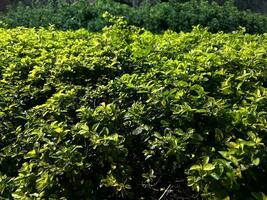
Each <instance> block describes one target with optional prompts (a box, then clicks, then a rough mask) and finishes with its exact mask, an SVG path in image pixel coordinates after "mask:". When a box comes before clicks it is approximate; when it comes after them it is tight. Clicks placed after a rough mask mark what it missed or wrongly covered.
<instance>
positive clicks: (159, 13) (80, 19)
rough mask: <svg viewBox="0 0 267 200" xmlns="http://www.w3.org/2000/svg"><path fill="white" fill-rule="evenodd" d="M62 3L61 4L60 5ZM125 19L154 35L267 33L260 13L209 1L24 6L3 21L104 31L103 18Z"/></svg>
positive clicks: (11, 24) (103, 1)
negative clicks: (166, 32)
mask: <svg viewBox="0 0 267 200" xmlns="http://www.w3.org/2000/svg"><path fill="white" fill-rule="evenodd" d="M60 2H61V3H60ZM106 11H108V12H110V13H111V14H113V15H117V16H124V17H125V18H127V20H128V21H129V23H130V24H133V25H137V26H140V27H145V28H146V29H148V30H150V31H153V32H161V31H164V30H167V29H171V30H174V31H176V32H179V31H191V30H192V26H196V25H201V26H202V27H209V30H210V31H211V32H218V31H224V32H231V31H233V30H237V29H238V28H239V26H242V27H245V28H246V29H247V32H248V33H264V32H266V31H267V16H266V15H263V14H258V13H252V12H247V11H240V10H238V9H237V8H236V7H235V6H234V5H233V3H231V2H226V3H225V4H223V5H219V4H217V3H215V2H213V3H209V2H208V1H205V0H200V1H197V0H191V1H187V2H184V3H182V2H180V3H179V2H163V3H156V4H153V5H150V4H149V3H148V4H145V3H144V4H143V5H141V6H140V7H137V8H133V7H130V6H128V5H126V4H121V3H118V2H114V1H112V0H96V2H94V3H90V1H89V2H88V0H78V1H75V2H74V3H70V4H69V3H64V1H59V2H58V3H53V2H52V3H48V4H43V3H36V4H33V5H32V6H31V7H30V6H25V5H23V4H20V5H18V7H16V8H11V9H10V10H9V11H7V13H5V15H4V17H2V20H3V21H4V22H5V23H6V24H7V25H8V26H9V27H16V26H25V27H40V26H42V27H48V26H49V24H54V25H55V26H56V27H57V28H60V29H64V30H66V29H79V28H86V29H89V30H91V31H98V30H101V29H102V28H103V27H104V26H105V25H108V22H107V21H105V20H103V19H102V18H101V16H102V14H103V13H104V12H106Z"/></svg>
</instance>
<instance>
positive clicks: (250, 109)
mask: <svg viewBox="0 0 267 200" xmlns="http://www.w3.org/2000/svg"><path fill="white" fill-rule="evenodd" d="M111 19H112V18H111ZM113 20H114V19H113ZM117 21H118V22H117V23H115V24H114V25H113V26H111V27H108V28H105V29H104V30H103V31H102V32H99V33H90V32H87V31H86V30H84V29H81V30H77V31H66V32H63V31H56V30H55V29H54V28H53V27H50V28H49V29H48V30H46V29H43V28H41V29H35V28H22V27H19V28H15V29H7V28H0V35H1V37H0V46H1V50H0V54H1V56H0V117H1V121H0V130H1V132H0V155H1V157H0V180H1V181H0V196H1V197H3V198H7V199H20V200H21V199H25V200H26V199H90V200H91V199H92V200H94V199H159V198H160V197H161V196H162V195H163V194H165V195H168V198H170V199H171V198H173V199H177V198H178V197H180V198H181V197H184V198H191V199H193V198H196V194H199V195H202V198H208V199H212V198H217V199H223V198H225V199H227V198H228V199H229V198H231V199H237V200H238V199H249V198H250V199H258V200H259V199H260V200H262V199H266V196H265V195H266V194H264V192H266V191H267V184H266V170H267V162H266V160H267V159H266V157H267V151H266V142H267V137H266V135H267V134H266V127H267V121H266V119H267V116H266V115H267V114H266V107H267V105H266V104H267V101H266V97H267V96H266V92H267V91H266V86H267V83H266V64H267V60H266V57H267V55H266V45H267V35H266V34H263V35H249V34H247V33H245V32H244V30H240V31H237V32H233V33H231V34H226V33H217V34H212V33H210V32H208V31H207V30H205V29H201V28H199V27H196V28H194V30H193V31H192V32H190V33H182V32H181V33H174V32H171V31H168V32H165V33H164V34H161V35H156V34H153V33H151V32H148V31H145V30H144V29H140V28H136V27H130V26H127V25H126V24H125V22H124V21H123V20H122V19H121V18H119V19H117ZM186 184H188V186H189V187H191V188H192V189H193V190H194V191H195V192H196V194H195V193H194V192H192V191H190V189H189V188H188V187H187V186H186ZM164 192H166V193H164Z"/></svg>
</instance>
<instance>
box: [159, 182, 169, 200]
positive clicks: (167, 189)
mask: <svg viewBox="0 0 267 200" xmlns="http://www.w3.org/2000/svg"><path fill="white" fill-rule="evenodd" d="M170 187H171V184H170V185H169V186H168V187H167V188H166V190H165V191H164V192H163V194H162V195H161V196H160V198H159V200H161V199H162V198H163V197H164V196H165V194H166V193H167V192H168V191H169V189H170Z"/></svg>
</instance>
